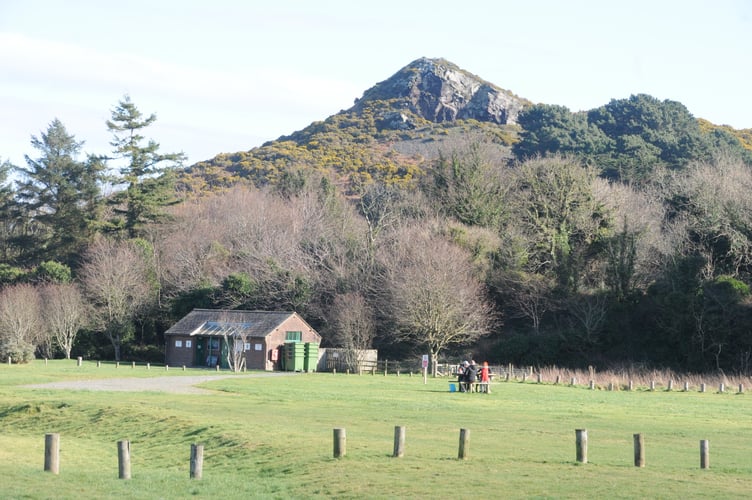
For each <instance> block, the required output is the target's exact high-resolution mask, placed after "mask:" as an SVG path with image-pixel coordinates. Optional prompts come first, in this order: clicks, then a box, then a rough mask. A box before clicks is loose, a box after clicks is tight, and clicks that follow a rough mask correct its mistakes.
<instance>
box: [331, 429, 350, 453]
mask: <svg viewBox="0 0 752 500" xmlns="http://www.w3.org/2000/svg"><path fill="white" fill-rule="evenodd" d="M346 453H347V433H346V432H345V429H334V458H341V457H344V456H345V454H346Z"/></svg>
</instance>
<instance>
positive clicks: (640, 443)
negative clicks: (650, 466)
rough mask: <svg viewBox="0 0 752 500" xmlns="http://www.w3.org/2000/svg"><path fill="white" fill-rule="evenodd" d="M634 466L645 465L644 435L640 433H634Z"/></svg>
mask: <svg viewBox="0 0 752 500" xmlns="http://www.w3.org/2000/svg"><path fill="white" fill-rule="evenodd" d="M634 466H635V467H645V437H644V436H643V435H642V434H635V435H634Z"/></svg>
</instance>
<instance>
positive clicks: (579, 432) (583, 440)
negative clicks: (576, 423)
mask: <svg viewBox="0 0 752 500" xmlns="http://www.w3.org/2000/svg"><path fill="white" fill-rule="evenodd" d="M575 436H576V438H577V461H578V462H580V463H583V464H586V463H587V429H575Z"/></svg>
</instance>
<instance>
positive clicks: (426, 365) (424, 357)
mask: <svg viewBox="0 0 752 500" xmlns="http://www.w3.org/2000/svg"><path fill="white" fill-rule="evenodd" d="M423 368H428V354H424V355H423Z"/></svg>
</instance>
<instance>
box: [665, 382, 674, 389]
mask: <svg viewBox="0 0 752 500" xmlns="http://www.w3.org/2000/svg"><path fill="white" fill-rule="evenodd" d="M673 389H674V381H673V380H672V379H669V381H668V388H667V390H668V391H671V390H673Z"/></svg>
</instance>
